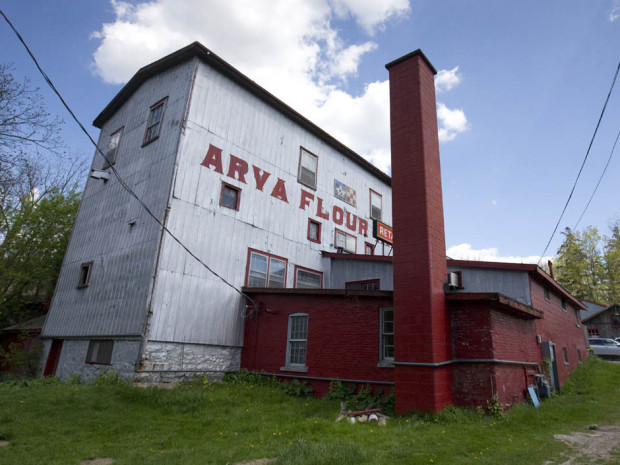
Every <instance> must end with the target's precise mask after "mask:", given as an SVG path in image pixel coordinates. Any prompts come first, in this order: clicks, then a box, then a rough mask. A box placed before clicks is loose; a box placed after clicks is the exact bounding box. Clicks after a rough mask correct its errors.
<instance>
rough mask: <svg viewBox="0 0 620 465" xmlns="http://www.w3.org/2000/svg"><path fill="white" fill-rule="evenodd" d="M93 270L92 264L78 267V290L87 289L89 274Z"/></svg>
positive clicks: (83, 264)
mask: <svg viewBox="0 0 620 465" xmlns="http://www.w3.org/2000/svg"><path fill="white" fill-rule="evenodd" d="M92 269H93V262H88V263H82V264H81V265H80V277H79V280H78V285H77V287H78V289H80V288H84V287H88V285H89V284H90V273H91V271H92Z"/></svg>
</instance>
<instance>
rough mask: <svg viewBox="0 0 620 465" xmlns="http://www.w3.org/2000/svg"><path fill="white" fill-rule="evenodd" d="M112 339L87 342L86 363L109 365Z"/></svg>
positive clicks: (112, 347) (112, 348)
mask: <svg viewBox="0 0 620 465" xmlns="http://www.w3.org/2000/svg"><path fill="white" fill-rule="evenodd" d="M113 350H114V341H111V340H91V341H90V343H89V344H88V353H87V354H86V363H93V364H100V365H109V364H110V363H111V362H112V351H113Z"/></svg>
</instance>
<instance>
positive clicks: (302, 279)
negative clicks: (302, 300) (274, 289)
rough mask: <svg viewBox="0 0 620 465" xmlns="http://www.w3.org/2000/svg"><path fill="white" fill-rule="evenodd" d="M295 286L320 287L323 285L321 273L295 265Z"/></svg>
mask: <svg viewBox="0 0 620 465" xmlns="http://www.w3.org/2000/svg"><path fill="white" fill-rule="evenodd" d="M295 287H296V288H298V289H321V288H322V287H323V273H321V272H320V271H315V270H311V269H309V268H303V267H301V266H295Z"/></svg>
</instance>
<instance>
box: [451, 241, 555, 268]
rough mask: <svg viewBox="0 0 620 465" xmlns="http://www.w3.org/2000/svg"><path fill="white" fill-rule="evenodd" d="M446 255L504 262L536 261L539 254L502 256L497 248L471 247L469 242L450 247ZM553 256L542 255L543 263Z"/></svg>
mask: <svg viewBox="0 0 620 465" xmlns="http://www.w3.org/2000/svg"><path fill="white" fill-rule="evenodd" d="M446 255H447V256H448V257H450V258H453V259H455V260H473V261H480V262H505V263H529V264H536V263H538V260H539V258H540V257H539V256H535V255H529V256H527V257H518V256H514V255H508V256H502V255H500V253H499V249H497V248H494V247H490V248H488V249H473V248H472V246H471V244H459V245H454V246H452V247H450V248H449V249H448V250H447V251H446ZM552 258H553V257H544V258H543V260H542V263H543V264H546V263H547V261H548V260H551V259H552Z"/></svg>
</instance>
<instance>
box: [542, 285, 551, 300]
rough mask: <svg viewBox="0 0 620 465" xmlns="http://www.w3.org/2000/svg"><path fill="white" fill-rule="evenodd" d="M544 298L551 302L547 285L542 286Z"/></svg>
mask: <svg viewBox="0 0 620 465" xmlns="http://www.w3.org/2000/svg"><path fill="white" fill-rule="evenodd" d="M543 290H544V293H545V300H546V301H548V302H551V294H550V293H549V286H545V287H544V289H543Z"/></svg>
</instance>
